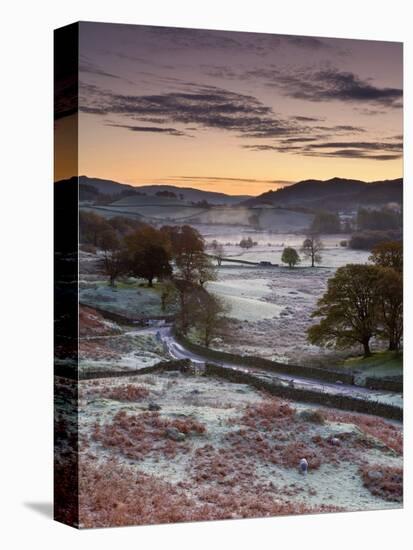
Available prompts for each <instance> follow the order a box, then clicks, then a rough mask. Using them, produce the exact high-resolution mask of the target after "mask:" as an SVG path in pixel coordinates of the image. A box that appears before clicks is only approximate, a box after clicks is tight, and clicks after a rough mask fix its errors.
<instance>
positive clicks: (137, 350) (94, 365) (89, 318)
mask: <svg viewBox="0 0 413 550" xmlns="http://www.w3.org/2000/svg"><path fill="white" fill-rule="evenodd" d="M168 358H169V357H168V354H167V353H166V351H165V350H164V348H163V346H162V344H161V343H160V342H159V341H158V340H157V339H156V337H155V335H154V334H153V333H152V332H149V331H148V332H145V331H142V330H136V329H135V330H134V329H130V328H127V329H125V328H121V327H120V326H119V325H117V324H116V323H113V322H110V321H107V320H106V319H104V318H103V317H102V316H101V315H100V314H99V313H98V312H97V311H95V310H93V309H92V308H89V307H84V306H81V307H80V324H79V370H80V371H81V372H82V371H87V370H128V369H133V370H135V369H139V368H142V367H151V366H152V365H154V364H156V363H159V361H163V360H165V359H168Z"/></svg>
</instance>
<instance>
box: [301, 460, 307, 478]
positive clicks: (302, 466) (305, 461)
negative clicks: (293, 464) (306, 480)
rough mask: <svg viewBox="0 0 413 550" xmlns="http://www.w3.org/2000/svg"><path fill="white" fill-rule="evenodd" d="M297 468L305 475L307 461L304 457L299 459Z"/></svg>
mask: <svg viewBox="0 0 413 550" xmlns="http://www.w3.org/2000/svg"><path fill="white" fill-rule="evenodd" d="M299 468H300V472H301V473H302V474H303V475H304V476H306V475H307V471H308V462H307V460H306V459H305V458H302V459H301V460H300V465H299Z"/></svg>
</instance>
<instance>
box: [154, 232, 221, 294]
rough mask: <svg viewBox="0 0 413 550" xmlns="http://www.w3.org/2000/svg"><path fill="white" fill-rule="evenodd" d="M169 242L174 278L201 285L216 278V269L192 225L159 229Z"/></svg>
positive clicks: (200, 237) (200, 236)
mask: <svg viewBox="0 0 413 550" xmlns="http://www.w3.org/2000/svg"><path fill="white" fill-rule="evenodd" d="M161 232H162V233H163V234H164V235H167V236H168V238H169V241H170V243H171V250H172V255H173V257H174V259H175V265H176V268H177V269H176V271H177V273H176V278H178V279H183V280H184V281H187V282H189V283H193V284H199V285H201V286H203V285H204V284H205V283H206V282H207V281H213V280H215V279H216V270H215V269H214V266H213V265H212V262H211V260H210V259H209V258H208V256H207V255H206V253H205V241H204V239H203V237H202V235H201V234H200V233H199V232H198V231H197V230H196V229H195V228H193V227H191V226H189V225H183V226H182V227H168V226H165V227H163V228H162V229H161Z"/></svg>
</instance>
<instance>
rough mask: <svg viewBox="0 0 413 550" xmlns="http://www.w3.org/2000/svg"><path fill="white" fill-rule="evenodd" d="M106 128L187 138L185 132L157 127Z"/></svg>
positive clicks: (117, 126)
mask: <svg viewBox="0 0 413 550" xmlns="http://www.w3.org/2000/svg"><path fill="white" fill-rule="evenodd" d="M106 126H113V127H115V128H126V129H127V130H130V131H131V132H143V133H155V134H168V135H170V136H187V137H188V134H186V133H185V132H181V131H180V130H177V129H176V128H163V127H162V128H161V127H158V126H132V125H129V124H106Z"/></svg>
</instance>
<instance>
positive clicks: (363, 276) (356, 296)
mask: <svg viewBox="0 0 413 550" xmlns="http://www.w3.org/2000/svg"><path fill="white" fill-rule="evenodd" d="M379 280H380V272H379V270H378V269H377V267H375V266H372V265H358V264H348V265H346V266H343V267H340V268H339V269H337V271H336V273H335V275H334V276H333V277H332V278H331V279H329V281H328V288H327V291H326V293H325V294H324V296H322V298H321V299H320V300H319V301H318V304H317V305H318V308H317V309H316V311H314V313H313V314H312V317H321V318H322V319H321V321H320V322H319V323H318V324H317V325H313V326H312V327H310V328H309V330H308V339H309V341H310V342H311V343H312V344H317V345H325V346H327V347H337V348H345V347H347V346H352V345H354V344H361V345H362V346H363V350H364V356H365V357H367V356H369V355H371V352H370V340H371V338H372V337H373V336H374V335H376V334H377V332H378V322H379V319H378V315H377V308H378V291H377V288H378V283H379Z"/></svg>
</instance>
